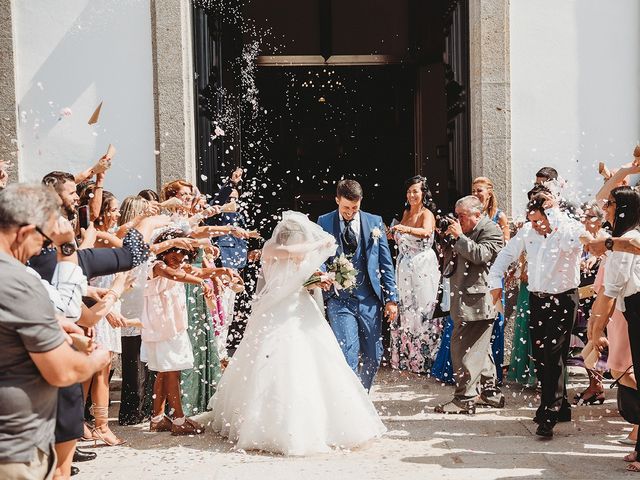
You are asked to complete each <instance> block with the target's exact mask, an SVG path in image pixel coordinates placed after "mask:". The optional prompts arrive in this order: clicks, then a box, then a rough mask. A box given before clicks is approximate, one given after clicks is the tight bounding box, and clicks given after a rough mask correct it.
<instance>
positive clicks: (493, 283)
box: [488, 225, 531, 290]
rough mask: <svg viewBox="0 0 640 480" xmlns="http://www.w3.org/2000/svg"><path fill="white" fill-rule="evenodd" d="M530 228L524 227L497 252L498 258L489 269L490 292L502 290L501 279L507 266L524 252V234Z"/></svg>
mask: <svg viewBox="0 0 640 480" xmlns="http://www.w3.org/2000/svg"><path fill="white" fill-rule="evenodd" d="M530 229H531V226H529V225H525V226H524V227H523V228H521V229H520V231H519V232H518V233H516V234H515V236H514V237H513V238H511V240H509V242H507V244H506V245H505V247H504V248H503V249H502V250H500V252H498V256H497V257H496V259H495V260H494V262H493V265H491V268H490V269H489V276H488V284H489V288H490V289H491V290H493V289H496V288H502V279H503V278H504V274H505V273H506V271H507V269H508V268H509V265H511V264H512V263H513V262H515V261H516V260H518V258H520V254H521V253H522V252H523V251H524V237H525V232H526V231H528V230H530Z"/></svg>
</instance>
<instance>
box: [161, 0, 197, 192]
mask: <svg viewBox="0 0 640 480" xmlns="http://www.w3.org/2000/svg"><path fill="white" fill-rule="evenodd" d="M150 7H151V39H152V43H153V44H152V50H153V90H154V103H155V106H154V107H155V108H154V109H155V124H156V125H155V128H156V152H159V153H157V155H156V176H157V183H158V188H160V187H161V186H162V185H163V184H165V183H166V182H168V181H171V180H176V179H187V180H189V181H192V182H193V181H194V180H195V175H196V163H195V141H194V125H193V122H194V112H193V108H194V98H193V81H192V79H193V55H192V51H193V50H192V49H193V46H192V26H191V2H190V0H151V1H150Z"/></svg>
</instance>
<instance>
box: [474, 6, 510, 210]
mask: <svg viewBox="0 0 640 480" xmlns="http://www.w3.org/2000/svg"><path fill="white" fill-rule="evenodd" d="M469 37H470V49H469V53H470V55H469V56H470V77H471V78H470V87H471V91H470V97H471V98H470V100H471V101H470V107H471V174H472V175H473V177H477V176H481V175H482V176H486V177H489V178H490V179H491V180H492V181H493V183H494V186H495V190H496V193H497V195H498V202H499V205H500V208H501V209H503V210H505V211H506V212H507V214H509V213H510V212H511V188H512V184H511V98H510V90H511V83H510V71H509V70H510V65H509V55H510V48H509V0H469Z"/></svg>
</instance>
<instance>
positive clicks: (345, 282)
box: [304, 253, 358, 291]
mask: <svg viewBox="0 0 640 480" xmlns="http://www.w3.org/2000/svg"><path fill="white" fill-rule="evenodd" d="M357 275H358V270H356V269H355V267H354V266H353V263H351V261H350V260H349V259H348V258H347V257H346V256H345V254H344V253H343V254H342V255H340V256H338V257H335V258H334V259H333V262H331V263H330V264H329V266H328V267H327V273H326V274H325V275H321V276H317V275H314V276H313V277H311V278H310V279H309V280H307V281H306V282H305V283H304V286H305V287H308V286H310V285H313V284H314V283H318V282H323V281H325V280H331V281H332V282H333V288H334V289H335V290H336V291H338V290H351V289H353V288H354V287H355V286H356V276H357Z"/></svg>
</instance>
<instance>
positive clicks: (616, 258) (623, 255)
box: [604, 252, 634, 299]
mask: <svg viewBox="0 0 640 480" xmlns="http://www.w3.org/2000/svg"><path fill="white" fill-rule="evenodd" d="M633 257H634V255H633V253H627V252H610V253H609V254H608V256H607V267H606V269H605V271H604V294H605V295H606V296H607V297H609V298H616V299H617V298H620V297H623V296H624V291H625V289H626V287H627V283H628V282H629V280H630V278H631V268H632V266H633V260H634V259H633Z"/></svg>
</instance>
